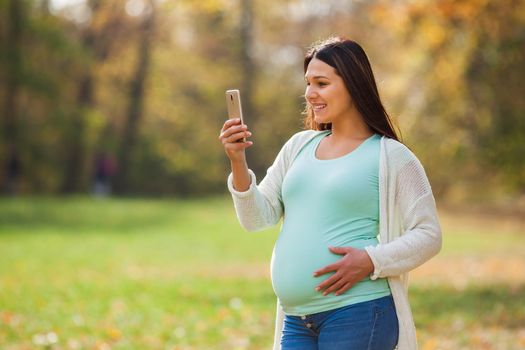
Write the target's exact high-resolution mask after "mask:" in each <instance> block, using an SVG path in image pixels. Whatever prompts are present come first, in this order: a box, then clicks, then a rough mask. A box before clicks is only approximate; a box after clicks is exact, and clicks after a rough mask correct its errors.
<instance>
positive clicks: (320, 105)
mask: <svg viewBox="0 0 525 350" xmlns="http://www.w3.org/2000/svg"><path fill="white" fill-rule="evenodd" d="M325 107H326V103H316V104H313V103H312V108H313V110H314V111H316V112H317V111H320V110H322V109H324V108H325Z"/></svg>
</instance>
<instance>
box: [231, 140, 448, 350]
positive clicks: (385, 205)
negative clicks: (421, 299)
mask: <svg viewBox="0 0 525 350" xmlns="http://www.w3.org/2000/svg"><path fill="white" fill-rule="evenodd" d="M318 133H319V131H313V130H307V131H301V132H299V133H297V134H295V135H293V136H292V137H291V138H290V139H289V140H288V141H287V142H286V143H285V145H284V146H283V147H282V149H281V150H280V152H279V154H278V155H277V157H276V159H275V161H274V163H273V164H272V166H271V167H270V168H268V171H267V174H266V176H265V177H264V179H263V180H262V181H261V182H260V184H259V185H257V181H256V177H255V174H254V173H253V172H252V171H251V170H249V173H250V176H251V184H250V187H249V189H248V190H247V191H245V192H239V191H236V190H235V188H234V187H233V177H232V174H230V176H229V177H228V189H229V190H230V192H231V194H232V197H233V202H234V206H235V210H236V213H237V217H238V219H239V222H240V224H241V226H242V227H243V228H244V229H246V230H247V231H259V230H263V229H265V228H268V227H271V226H274V225H275V224H277V223H278V222H279V220H280V219H281V218H282V217H283V215H284V208H283V204H282V198H281V186H282V182H283V179H284V177H285V175H286V172H287V171H288V169H289V167H290V165H291V164H292V162H293V160H294V159H295V157H296V156H297V154H298V153H299V151H300V150H301V149H302V147H303V146H304V145H305V144H306V143H308V141H309V140H311V139H312V138H313V137H315V136H316V135H317V134H318ZM379 241H380V243H379V244H378V245H377V246H369V247H366V248H365V249H366V251H367V252H368V254H369V255H370V258H371V260H372V262H373V264H374V272H373V273H372V275H371V278H372V279H376V278H387V279H388V283H389V285H390V289H391V292H392V296H393V298H394V302H395V306H396V311H397V316H398V320H399V341H398V347H397V348H398V349H399V350H414V349H417V342H416V332H415V327H414V320H413V317H412V312H411V310H410V304H409V301H408V290H407V289H408V284H407V283H408V272H409V271H410V270H412V269H414V268H416V267H418V266H419V265H421V264H423V263H424V262H425V261H427V260H429V259H430V258H431V257H432V256H434V255H436V254H437V253H438V252H439V251H440V249H441V245H442V238H441V227H440V225H439V219H438V215H437V210H436V204H435V200H434V196H433V194H432V189H431V187H430V183H429V181H428V178H427V176H426V174H425V171H424V169H423V166H422V165H421V163H420V162H419V160H418V159H417V157H416V156H415V155H414V154H413V153H412V152H411V151H410V150H409V149H408V148H407V147H406V146H405V145H403V144H402V143H400V142H398V141H395V140H393V139H390V138H387V137H382V138H381V153H380V164H379ZM283 320H284V313H283V311H282V307H281V306H280V304H279V301H278V302H277V315H276V326H275V337H274V347H273V349H274V350H280V348H281V345H280V340H281V336H282V327H283Z"/></svg>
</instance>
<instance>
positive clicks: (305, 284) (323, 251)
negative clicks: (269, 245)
mask: <svg viewBox="0 0 525 350" xmlns="http://www.w3.org/2000/svg"><path fill="white" fill-rule="evenodd" d="M289 243H291V242H289ZM340 258H341V256H339V255H335V254H333V253H331V252H330V251H329V250H328V246H327V245H324V244H323V245H320V244H318V245H310V246H305V244H304V242H301V245H297V244H287V242H283V241H278V242H277V244H276V245H275V248H274V251H273V257H272V265H271V272H272V285H273V289H274V291H275V294H276V295H277V297H278V298H279V299H280V300H281V303H282V304H283V305H286V306H290V307H293V306H298V305H304V304H306V303H308V302H310V301H312V300H313V299H314V298H316V297H318V296H320V295H321V293H319V292H317V291H316V290H315V287H317V285H318V284H319V283H321V282H322V281H324V280H325V279H327V278H328V277H330V276H331V274H326V275H323V276H320V277H313V273H314V271H316V270H318V269H320V268H321V267H324V266H326V265H328V264H331V263H334V262H336V261H337V260H339V259H340Z"/></svg>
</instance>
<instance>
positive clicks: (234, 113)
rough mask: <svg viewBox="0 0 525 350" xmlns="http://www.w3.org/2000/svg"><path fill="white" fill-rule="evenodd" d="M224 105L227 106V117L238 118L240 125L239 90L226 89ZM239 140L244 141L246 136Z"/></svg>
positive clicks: (240, 106) (242, 122)
mask: <svg viewBox="0 0 525 350" xmlns="http://www.w3.org/2000/svg"><path fill="white" fill-rule="evenodd" d="M226 106H228V118H229V119H234V118H240V119H241V125H243V124H244V120H243V118H242V105H241V93H240V91H239V90H226ZM239 142H246V138H245V137H243V138H242V140H239Z"/></svg>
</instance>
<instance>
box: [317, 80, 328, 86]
mask: <svg viewBox="0 0 525 350" xmlns="http://www.w3.org/2000/svg"><path fill="white" fill-rule="evenodd" d="M326 85H328V83H325V82H323V81H320V82H319V86H326Z"/></svg>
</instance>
